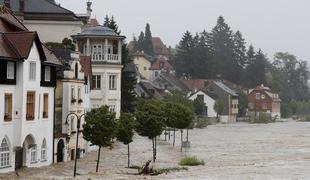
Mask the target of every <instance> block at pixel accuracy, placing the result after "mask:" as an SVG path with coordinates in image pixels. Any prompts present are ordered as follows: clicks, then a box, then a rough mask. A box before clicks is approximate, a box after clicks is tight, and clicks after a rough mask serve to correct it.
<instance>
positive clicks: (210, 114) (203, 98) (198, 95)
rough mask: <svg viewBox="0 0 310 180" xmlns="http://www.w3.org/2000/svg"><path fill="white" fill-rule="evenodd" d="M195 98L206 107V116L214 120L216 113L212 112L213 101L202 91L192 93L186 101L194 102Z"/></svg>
mask: <svg viewBox="0 0 310 180" xmlns="http://www.w3.org/2000/svg"><path fill="white" fill-rule="evenodd" d="M197 98H199V99H200V100H201V101H202V102H203V103H204V104H205V106H206V107H207V116H208V117H211V118H215V117H216V115H217V113H216V112H215V110H214V104H215V100H214V99H213V98H212V97H210V96H209V95H208V94H207V93H206V92H204V91H203V90H199V91H196V92H194V93H191V95H190V96H189V98H188V99H190V100H192V101H194V100H196V99H197Z"/></svg>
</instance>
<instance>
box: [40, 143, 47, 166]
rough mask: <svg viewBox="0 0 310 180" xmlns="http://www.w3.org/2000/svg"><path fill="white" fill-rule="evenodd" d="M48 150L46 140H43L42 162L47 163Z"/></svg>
mask: <svg viewBox="0 0 310 180" xmlns="http://www.w3.org/2000/svg"><path fill="white" fill-rule="evenodd" d="M46 151H47V148H46V140H45V139H44V140H43V143H42V146H41V161H45V160H46V159H47V155H46V154H47V153H46Z"/></svg>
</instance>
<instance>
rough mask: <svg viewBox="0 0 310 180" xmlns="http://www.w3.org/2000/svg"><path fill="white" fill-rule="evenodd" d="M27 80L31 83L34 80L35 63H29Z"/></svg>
mask: <svg viewBox="0 0 310 180" xmlns="http://www.w3.org/2000/svg"><path fill="white" fill-rule="evenodd" d="M29 80H31V81H35V80H36V63H35V62H31V63H30V68H29Z"/></svg>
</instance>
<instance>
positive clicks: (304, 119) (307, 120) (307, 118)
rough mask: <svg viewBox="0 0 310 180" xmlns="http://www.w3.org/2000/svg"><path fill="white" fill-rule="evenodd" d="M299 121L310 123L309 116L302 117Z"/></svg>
mask: <svg viewBox="0 0 310 180" xmlns="http://www.w3.org/2000/svg"><path fill="white" fill-rule="evenodd" d="M300 121H304V122H310V116H309V115H308V116H304V117H302V118H301V119H300Z"/></svg>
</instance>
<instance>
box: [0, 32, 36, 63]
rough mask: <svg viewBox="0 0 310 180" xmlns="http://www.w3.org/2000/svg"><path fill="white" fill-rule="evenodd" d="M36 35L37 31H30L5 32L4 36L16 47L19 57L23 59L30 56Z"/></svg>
mask: <svg viewBox="0 0 310 180" xmlns="http://www.w3.org/2000/svg"><path fill="white" fill-rule="evenodd" d="M36 36H37V34H36V33H35V32H30V31H24V32H17V33H5V34H4V37H5V38H6V39H7V40H8V43H10V44H11V45H12V46H13V47H14V48H15V50H16V51H17V53H18V55H19V57H21V58H23V59H27V58H28V56H29V53H30V50H31V47H32V45H33V42H34V38H35V37H36Z"/></svg>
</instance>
